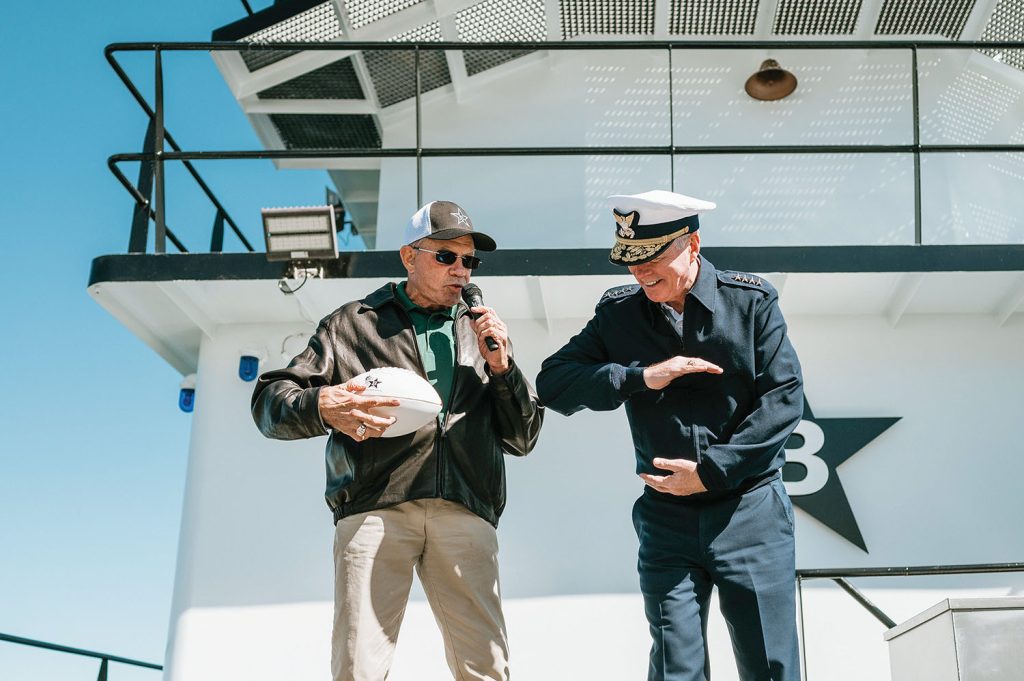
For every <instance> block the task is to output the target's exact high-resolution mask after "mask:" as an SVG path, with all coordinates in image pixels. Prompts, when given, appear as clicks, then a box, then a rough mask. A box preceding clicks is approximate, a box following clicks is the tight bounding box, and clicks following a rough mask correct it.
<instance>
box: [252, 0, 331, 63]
mask: <svg viewBox="0 0 1024 681" xmlns="http://www.w3.org/2000/svg"><path fill="white" fill-rule="evenodd" d="M340 37H341V23H339V22H338V15H337V14H336V13H335V12H334V3H332V2H325V3H322V4H320V5H317V6H316V7H313V8H310V9H307V10H306V11H305V12H300V13H299V14H296V15H295V16H293V17H291V18H290V19H286V20H285V21H282V22H280V23H277V24H274V25H273V26H269V27H267V28H265V29H263V30H262V31H256V32H255V33H253V34H252V35H249V36H246V37H245V38H243V39H242V40H241V41H240V42H247V43H270V42H292V41H295V42H298V41H305V42H329V41H331V40H336V39H337V38H340ZM293 54H295V52H293V51H290V50H261V51H259V52H242V53H241V56H242V60H243V61H245V66H246V68H248V69H249V71H250V72H251V71H256V70H259V69H262V68H263V67H264V66H269V65H270V64H273V63H274V62H278V61H281V60H282V59H285V58H286V57H290V56H292V55H293Z"/></svg>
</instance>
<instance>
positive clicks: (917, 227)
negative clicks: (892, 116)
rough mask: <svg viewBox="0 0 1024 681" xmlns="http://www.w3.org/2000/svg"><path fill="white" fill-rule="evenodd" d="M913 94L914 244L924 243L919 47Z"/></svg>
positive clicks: (913, 60) (914, 57)
mask: <svg viewBox="0 0 1024 681" xmlns="http://www.w3.org/2000/svg"><path fill="white" fill-rule="evenodd" d="M910 64H911V84H912V88H911V92H912V96H913V103H914V244H916V245H918V246H920V245H921V244H922V243H923V240H922V234H921V112H920V110H919V106H920V104H919V90H918V77H917V45H911V47H910Z"/></svg>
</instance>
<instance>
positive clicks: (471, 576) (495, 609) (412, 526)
mask: <svg viewBox="0 0 1024 681" xmlns="http://www.w3.org/2000/svg"><path fill="white" fill-rule="evenodd" d="M334 566H335V579H334V585H335V591H334V635H333V637H332V639H331V672H332V674H333V676H334V681H382V679H385V678H387V675H388V671H389V670H390V668H391V658H392V655H393V654H394V650H395V642H396V641H397V640H398V630H399V629H400V628H401V626H402V618H403V617H404V615H405V606H406V604H407V603H408V600H409V589H410V588H411V587H412V572H413V568H415V569H416V572H417V573H418V574H419V577H420V582H421V583H422V584H423V590H424V592H425V593H426V595H427V600H428V601H429V602H430V608H431V610H433V612H434V618H435V619H436V620H437V625H438V627H439V628H440V630H441V635H442V637H443V638H444V647H445V657H446V658H447V660H448V667H449V668H450V669H451V671H452V675H453V676H454V678H455V679H458V680H460V681H461V680H462V679H495V680H498V681H507V679H508V677H509V673H508V637H507V635H506V631H505V618H504V616H503V615H502V612H501V594H500V590H499V585H498V538H497V534H496V533H495V531H494V528H493V527H492V526H491V525H490V523H488V522H487V521H486V520H483V519H482V518H480V517H479V516H477V515H475V514H473V513H471V512H470V511H468V510H467V509H466V508H465V507H464V506H462V505H461V504H456V503H453V502H450V501H445V500H444V499H420V500H417V501H407V502H405V503H402V504H398V505H397V506H391V507H389V508H384V509H380V510H377V511H371V512H369V513H360V514H357V515H353V516H349V517H346V518H342V519H341V520H339V521H338V524H337V526H336V528H335V534H334Z"/></svg>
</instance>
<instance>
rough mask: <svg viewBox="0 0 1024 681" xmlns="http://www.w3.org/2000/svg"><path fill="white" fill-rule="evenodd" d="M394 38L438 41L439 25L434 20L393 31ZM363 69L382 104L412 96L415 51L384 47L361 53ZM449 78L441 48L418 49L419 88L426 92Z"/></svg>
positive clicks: (446, 62) (411, 40)
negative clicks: (399, 50)
mask: <svg viewBox="0 0 1024 681" xmlns="http://www.w3.org/2000/svg"><path fill="white" fill-rule="evenodd" d="M391 40H392V41H394V42H440V41H441V27H440V25H439V24H438V23H437V22H436V21H434V22H431V23H429V24H426V25H424V26H420V27H419V28H415V29H413V30H411V31H406V32H405V33H401V34H399V35H396V36H395V37H394V38H392V39H391ZM363 61H364V62H365V63H366V70H367V71H368V72H369V74H370V80H371V81H373V89H374V90H375V91H376V92H377V102H378V103H379V104H380V105H381V106H382V107H387V106H391V105H392V104H397V103H398V102H401V101H402V100H405V99H410V98H412V97H415V96H416V54H415V53H414V52H413V51H411V50H410V51H409V52H393V51H384V50H367V51H366V52H364V53H363ZM450 82H452V77H451V74H450V73H449V72H448V60H447V59H445V56H444V52H442V51H441V50H421V51H420V92H428V91H429V90H433V89H435V88H439V87H442V86H444V85H447V84H448V83H450Z"/></svg>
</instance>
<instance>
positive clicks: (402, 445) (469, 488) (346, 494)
mask: <svg viewBox="0 0 1024 681" xmlns="http://www.w3.org/2000/svg"><path fill="white" fill-rule="evenodd" d="M455 327H456V332H455V337H456V343H455V345H456V350H455V353H456V357H455V361H456V369H455V376H454V378H453V384H452V391H451V395H450V396H449V403H448V409H447V413H446V417H445V422H444V424H443V425H442V424H438V422H437V420H436V419H435V420H434V421H432V422H431V423H428V424H427V425H425V426H423V427H422V428H420V429H419V430H417V431H416V432H414V433H410V434H408V435H403V436H400V437H394V438H370V439H367V440H364V441H362V442H356V441H355V440H353V439H352V438H350V437H348V436H347V435H345V434H344V433H341V432H338V431H333V430H325V428H324V425H323V422H322V421H321V419H320V412H319V408H318V406H317V402H318V397H319V392H320V388H322V387H324V386H328V385H337V384H341V383H344V382H345V381H347V380H348V379H350V378H352V377H353V376H356V375H358V374H361V373H363V372H364V371H369V370H370V369H375V368H379V367H385V366H395V367H402V368H405V369H410V370H412V371H415V372H417V373H418V374H420V375H421V376H422V375H423V368H422V362H421V361H420V357H419V350H418V348H417V345H416V337H415V333H414V331H413V328H412V321H411V319H410V318H409V315H408V313H407V312H406V311H405V310H404V309H403V308H402V306H401V304H400V303H399V301H398V300H397V298H396V297H395V285H394V284H387V285H385V286H383V287H381V288H379V289H377V290H376V291H374V292H373V293H371V294H370V295H368V296H367V297H366V298H364V299H362V300H359V301H354V302H351V303H347V304H345V305H343V306H342V307H340V308H338V309H337V310H335V311H334V312H333V313H332V314H330V315H329V316H327V317H326V318H324V319H323V320H322V321H321V322H320V325H319V327H318V328H317V330H316V333H315V334H314V335H313V336H312V337H311V338H310V339H309V345H308V346H307V347H306V349H305V350H304V351H303V352H302V353H301V354H299V355H298V356H297V357H295V358H294V359H293V360H292V361H291V362H290V363H289V365H288V366H287V367H286V368H284V369H279V370H276V371H268V372H267V373H265V374H263V375H262V376H260V378H259V380H258V381H257V383H256V388H255V390H254V392H253V396H252V415H253V419H255V421H256V425H257V426H258V427H259V429H260V431H261V432H262V433H263V434H264V435H266V436H267V437H271V438H276V439H280V440H295V439H299V438H309V437H317V436H320V435H324V434H325V433H327V434H329V435H330V437H329V439H328V441H327V491H326V497H327V504H328V506H330V508H331V510H332V511H333V512H334V520H335V522H337V521H338V519H339V518H342V517H344V516H348V515H352V514H354V513H362V512H365V511H371V510H374V509H378V508H384V507H386V506H392V505H394V504H398V503H401V502H403V501H410V500H413V499H423V498H433V497H441V498H443V499H448V500H450V501H454V502H457V503H460V504H462V505H463V506H465V507H466V508H468V509H469V510H470V511H472V512H473V513H475V514H477V515H478V516H480V517H481V518H483V519H485V520H487V521H488V522H490V523H491V524H492V525H495V526H497V524H498V517H499V516H500V515H501V512H502V510H503V509H504V507H505V462H504V459H503V457H502V451H504V452H507V453H509V454H514V455H516V456H524V455H526V454H527V453H529V452H530V450H531V449H533V446H534V445H535V444H536V442H537V436H538V434H539V432H540V427H541V422H542V420H543V408H542V407H541V406H540V405H539V404H538V402H537V395H536V393H535V392H534V390H533V387H532V386H531V385H530V384H529V383H528V382H527V380H526V377H525V376H523V373H522V372H521V371H520V370H519V368H518V367H517V366H516V365H515V362H514V361H512V362H511V368H510V369H509V371H508V372H506V373H505V375H503V376H492V375H490V373H489V372H488V371H487V370H486V363H485V362H484V359H483V357H481V356H480V353H479V351H478V350H477V340H476V335H475V334H474V333H473V329H472V327H471V326H470V319H469V315H468V314H467V310H466V308H465V307H464V306H462V305H461V304H460V306H459V310H458V314H457V315H456V320H455Z"/></svg>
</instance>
